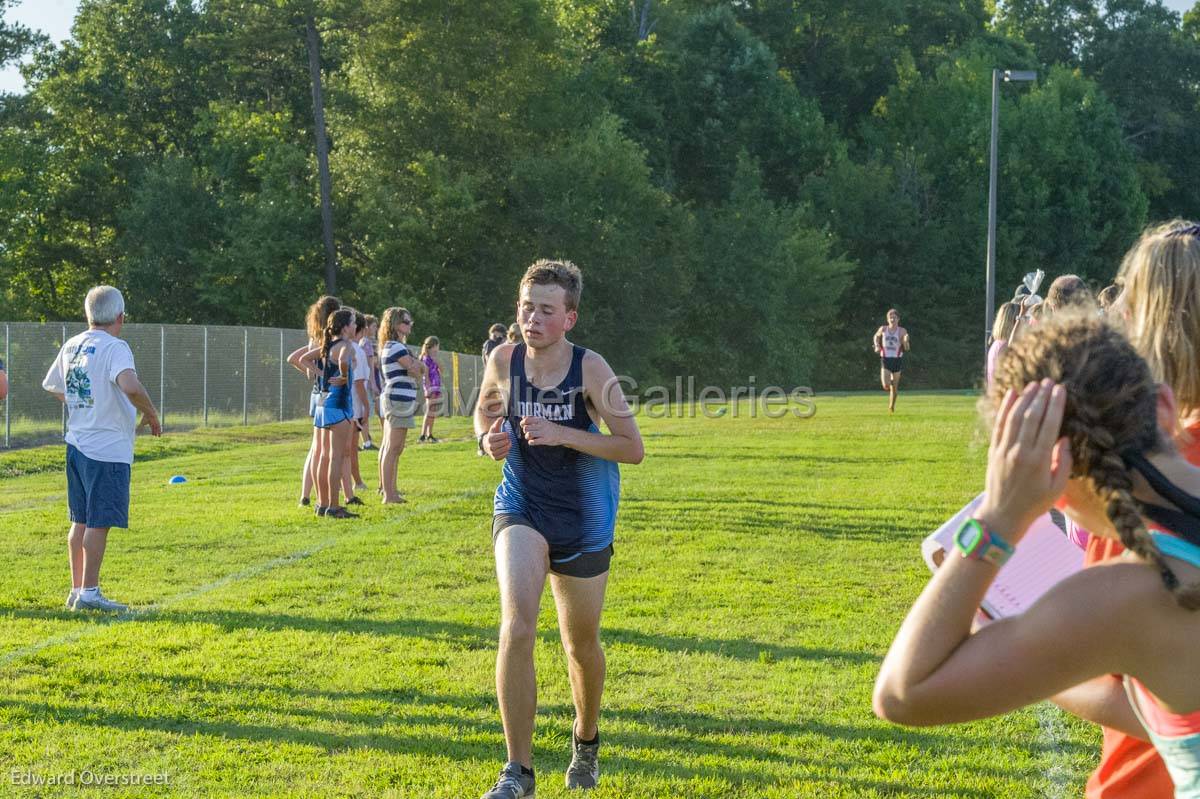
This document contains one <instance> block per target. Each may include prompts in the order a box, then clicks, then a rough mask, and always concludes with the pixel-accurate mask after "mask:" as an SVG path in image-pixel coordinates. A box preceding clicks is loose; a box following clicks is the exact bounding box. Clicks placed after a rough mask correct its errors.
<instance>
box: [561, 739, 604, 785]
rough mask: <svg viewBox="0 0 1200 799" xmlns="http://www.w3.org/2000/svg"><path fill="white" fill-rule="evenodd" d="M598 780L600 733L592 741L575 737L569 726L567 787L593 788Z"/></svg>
mask: <svg viewBox="0 0 1200 799" xmlns="http://www.w3.org/2000/svg"><path fill="white" fill-rule="evenodd" d="M598 782H600V733H598V732H597V733H596V738H595V740H594V741H593V742H592V743H584V742H583V741H581V740H579V739H578V738H577V737H575V728H574V727H572V728H571V765H569V766H567V787H568V788H595V787H596V783H598Z"/></svg>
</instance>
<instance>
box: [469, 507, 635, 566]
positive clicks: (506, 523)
mask: <svg viewBox="0 0 1200 799" xmlns="http://www.w3.org/2000/svg"><path fill="white" fill-rule="evenodd" d="M517 525H520V526H522V527H528V528H530V529H531V530H537V532H538V534H539V535H541V536H542V537H543V538H545V534H543V533H542V532H541V531H540V530H538V529H537V528H536V527H534V526H533V523H532V522H530V521H529V519H527V518H525V517H524V516H521V515H519V514H513V513H499V514H497V515H495V516H493V517H492V544H493V545H494V544H495V543H496V537H497V536H499V535H500V531H501V530H503V529H504V528H506V527H515V526H517ZM547 543H549V542H547ZM612 556H613V546H612V544H609V545H608V546H607V547H605V548H604V549H601V550H599V551H598V552H569V551H566V550H559V549H555V548H554V547H553V546H551V547H550V571H552V572H554V573H555V574H562V575H565V576H567V577H598V576H600V575H601V574H604V573H605V572H606V571H608V567H609V563H611V561H612Z"/></svg>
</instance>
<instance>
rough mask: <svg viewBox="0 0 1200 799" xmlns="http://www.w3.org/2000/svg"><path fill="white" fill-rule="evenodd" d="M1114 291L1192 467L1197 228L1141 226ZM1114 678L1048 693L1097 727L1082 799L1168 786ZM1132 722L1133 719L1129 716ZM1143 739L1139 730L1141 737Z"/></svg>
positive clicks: (1199, 354) (1119, 316)
mask: <svg viewBox="0 0 1200 799" xmlns="http://www.w3.org/2000/svg"><path fill="white" fill-rule="evenodd" d="M1116 283H1117V284H1118V285H1119V286H1120V287H1121V292H1120V294H1119V295H1118V298H1117V299H1116V301H1115V302H1114V303H1113V304H1112V307H1110V308H1108V309H1107V310H1106V312H1105V314H1106V318H1108V319H1110V320H1111V321H1113V322H1114V323H1116V324H1118V325H1120V326H1121V327H1122V328H1123V329H1124V330H1125V332H1126V335H1127V336H1128V337H1129V340H1130V342H1131V343H1132V344H1133V348H1134V349H1135V350H1137V351H1138V353H1139V354H1140V355H1141V356H1142V357H1143V358H1144V359H1145V360H1146V363H1147V364H1148V365H1149V367H1150V374H1151V376H1152V377H1153V378H1154V379H1155V380H1156V381H1158V382H1159V383H1163V384H1165V385H1167V386H1170V388H1171V391H1172V392H1173V393H1174V395H1175V401H1176V404H1177V406H1178V418H1171V417H1160V419H1159V428H1160V429H1161V430H1162V431H1164V434H1165V435H1167V436H1169V437H1171V438H1174V440H1175V445H1176V447H1178V448H1179V451H1180V453H1181V454H1182V455H1183V456H1184V457H1185V458H1186V459H1187V460H1188V461H1189V462H1190V463H1192V464H1194V465H1200V225H1197V224H1196V223H1195V222H1190V221H1187V220H1184V219H1175V220H1172V221H1170V222H1166V223H1164V224H1159V225H1154V226H1152V227H1150V228H1148V229H1147V230H1146V231H1145V233H1143V234H1142V236H1141V237H1140V238H1139V239H1138V241H1137V242H1136V243H1135V244H1134V245H1133V247H1131V248H1130V250H1129V252H1128V253H1127V254H1126V255H1125V258H1124V259H1123V260H1122V262H1121V269H1120V272H1119V273H1118V275H1117V278H1116ZM1124 554H1125V547H1124V546H1122V544H1121V542H1120V541H1117V540H1115V539H1111V538H1104V537H1102V536H1092V537H1091V538H1089V539H1088V541H1087V546H1086V551H1085V553H1084V559H1083V562H1084V565H1085V566H1093V565H1096V564H1099V563H1106V562H1108V561H1112V560H1116V559H1119V558H1121V557H1123V556H1124ZM1124 695H1125V692H1124V687H1123V686H1122V685H1121V682H1120V680H1118V679H1116V678H1114V677H1112V676H1106V677H1102V678H1098V679H1096V680H1094V681H1092V683H1090V684H1088V685H1084V686H1079V687H1078V688H1076V689H1073V690H1072V691H1069V692H1067V693H1064V694H1061V695H1059V696H1057V697H1055V699H1054V701H1055V703H1056V704H1058V705H1059V706H1060V707H1062V708H1064V709H1066V710H1068V711H1070V712H1072V713H1074V714H1076V715H1078V716H1080V717H1082V718H1085V719H1088V720H1089V721H1093V722H1095V723H1097V724H1100V725H1101V726H1102V727H1103V731H1104V746H1103V749H1102V751H1101V754H1100V763H1099V765H1098V766H1097V767H1096V770H1095V771H1094V772H1093V773H1092V776H1091V779H1089V780H1088V784H1087V799H1145V798H1146V797H1155V796H1170V794H1171V791H1172V789H1173V786H1172V782H1171V777H1170V775H1169V774H1168V773H1167V769H1166V766H1165V765H1164V764H1163V761H1162V758H1161V757H1159V756H1158V753H1157V751H1156V750H1155V749H1154V747H1153V746H1152V745H1151V744H1150V743H1149V742H1148V741H1145V740H1142V739H1141V737H1138V734H1141V733H1140V729H1139V730H1135V733H1138V734H1128V733H1127V732H1126V731H1125V729H1123V726H1122V723H1121V721H1120V720H1119V719H1117V720H1113V719H1110V718H1109V717H1108V711H1109V709H1111V708H1112V707H1124V706H1127V705H1128V703H1127V702H1125V701H1124ZM1135 721H1136V720H1135ZM1143 737H1144V734H1143Z"/></svg>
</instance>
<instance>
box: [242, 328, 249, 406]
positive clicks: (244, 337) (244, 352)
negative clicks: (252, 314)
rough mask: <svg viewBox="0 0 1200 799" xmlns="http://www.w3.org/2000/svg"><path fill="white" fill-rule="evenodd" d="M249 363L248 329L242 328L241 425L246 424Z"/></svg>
mask: <svg viewBox="0 0 1200 799" xmlns="http://www.w3.org/2000/svg"><path fill="white" fill-rule="evenodd" d="M249 364H250V330H249V329H248V328H245V327H243V328H242V426H243V427H245V426H246V421H247V417H246V397H247V388H248V386H249V384H250V379H249V377H248V376H247V375H246V371H247V368H248V367H249Z"/></svg>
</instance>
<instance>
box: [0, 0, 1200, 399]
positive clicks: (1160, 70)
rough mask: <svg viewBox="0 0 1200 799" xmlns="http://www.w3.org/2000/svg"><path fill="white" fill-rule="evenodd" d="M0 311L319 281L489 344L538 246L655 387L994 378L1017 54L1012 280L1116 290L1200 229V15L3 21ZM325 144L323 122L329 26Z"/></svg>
mask: <svg viewBox="0 0 1200 799" xmlns="http://www.w3.org/2000/svg"><path fill="white" fill-rule="evenodd" d="M12 3H13V0H0V62H5V61H8V62H11V61H13V60H15V59H20V58H26V59H27V60H28V61H27V64H26V66H25V67H23V70H24V74H25V76H26V79H27V83H28V91H27V92H25V93H24V94H20V95H3V96H0V318H4V319H10V320H40V319H67V318H72V319H73V318H76V317H78V315H79V308H80V303H81V298H82V296H83V292H84V291H85V289H86V288H87V287H88V286H90V285H92V284H95V283H97V282H109V283H112V284H114V285H117V286H118V287H121V288H122V289H125V290H127V292H128V296H129V302H130V306H131V311H132V312H133V313H134V314H135V315H136V317H137V320H138V321H152V322H169V323H202V322H203V323H213V324H253V325H270V326H299V324H300V323H301V316H302V313H303V309H304V308H305V306H306V305H307V304H308V303H309V302H311V300H312V299H313V298H314V297H315V296H316V295H317V294H319V293H322V292H323V291H324V289H325V285H326V283H325V264H326V250H325V244H324V242H323V239H322V220H321V199H320V185H319V184H320V180H319V171H318V158H317V152H318V149H320V147H318V145H327V147H328V163H329V174H330V176H331V183H330V186H331V205H332V231H333V241H332V253H333V255H332V257H333V258H335V259H336V262H337V285H336V291H337V293H338V295H339V296H341V298H342V299H343V300H344V301H345V302H348V303H350V304H352V305H355V306H356V307H360V308H363V309H366V310H372V311H376V310H379V309H382V308H383V307H386V306H389V305H396V304H401V305H404V306H406V307H408V308H409V309H410V310H411V311H412V312H413V313H414V314H415V315H416V317H417V319H418V328H419V329H418V330H417V331H416V333H417V334H418V335H425V334H436V335H438V336H440V337H441V339H442V341H443V343H444V345H445V346H447V347H448V348H452V349H461V350H466V351H474V350H475V349H476V348H477V346H478V341H479V340H481V339H482V338H483V337H484V334H485V331H486V329H487V327H488V325H489V324H491V323H492V322H496V321H503V322H508V321H510V319H509V317H510V316H511V314H512V310H511V309H512V307H513V305H514V300H515V294H514V287H515V284H516V281H517V279H518V277H519V276H520V274H521V273H522V271H523V270H524V269H525V267H526V266H528V264H529V263H530V262H532V261H533V260H534V259H535V258H538V257H565V258H570V259H572V260H574V261H576V262H577V263H578V264H580V266H582V267H583V269H584V273H585V289H584V300H583V307H582V308H581V316H582V318H581V323H580V326H579V328H578V329H577V333H576V339H577V340H578V341H579V342H580V343H583V344H586V345H590V346H594V347H596V348H597V349H600V350H601V351H603V352H605V353H606V354H610V353H611V356H612V357H611V360H612V362H613V365H614V367H615V368H616V369H617V371H618V372H619V373H626V374H630V375H632V376H634V377H636V378H637V379H638V380H639V382H641V383H642V384H643V385H644V384H647V383H649V382H653V381H655V380H660V379H668V378H670V376H673V375H676V374H681V373H682V374H694V375H697V376H698V377H699V378H700V379H702V380H704V381H708V382H715V383H718V384H720V383H724V384H727V385H728V384H744V383H745V382H746V381H747V379H748V376H750V375H754V376H756V377H757V380H758V382H759V384H760V385H761V384H764V383H766V382H774V383H779V384H783V385H798V384H801V385H811V386H815V387H816V388H817V389H818V390H821V389H829V388H863V387H868V386H870V385H872V383H873V381H874V379H875V373H876V370H877V364H876V362H875V358H874V356H873V355H872V353H871V351H870V336H871V333H872V332H873V331H874V329H875V328H876V327H877V326H878V324H880V322H881V321H882V316H883V313H884V311H886V310H887V309H888V308H890V307H895V308H898V309H899V310H900V312H901V315H902V318H903V323H904V324H905V326H906V327H907V328H909V330H910V331H911V332H912V335H913V341H914V351H913V354H912V358H911V360H910V362H909V363H910V371H909V372H906V378H907V379H906V382H909V380H911V383H910V385H923V386H939V387H958V386H968V385H971V384H973V383H974V382H976V381H977V375H978V374H979V372H980V370H981V366H982V355H983V315H984V309H983V302H984V285H983V266H984V253H985V246H986V202H987V155H988V125H989V121H990V102H991V94H990V92H991V70H992V69H993V68H994V67H999V68H1005V69H1032V70H1037V71H1038V80H1037V81H1036V83H1034V84H1032V85H1028V84H1027V85H1022V86H1017V85H1012V86H1007V87H1004V89H1003V91H1002V98H1001V114H1000V116H1001V144H1000V182H999V198H1000V203H999V210H1000V213H999V219H1000V222H999V228H998V245H997V250H998V286H999V288H998V292H997V293H998V296H999V297H1000V298H1001V299H1002V298H1003V297H1004V296H1005V294H1006V291H1007V288H1008V287H1009V286H1011V285H1014V284H1015V283H1016V282H1017V280H1018V279H1019V277H1020V275H1022V274H1024V273H1025V272H1027V271H1030V270H1032V269H1034V268H1041V269H1044V270H1045V271H1046V273H1047V274H1048V275H1050V276H1053V275H1055V274H1060V273H1067V272H1074V273H1076V274H1079V275H1081V276H1083V277H1084V278H1085V279H1086V280H1088V281H1089V282H1090V283H1092V284H1093V285H1095V286H1097V287H1100V286H1103V285H1104V284H1106V283H1107V282H1109V281H1110V279H1111V277H1112V275H1113V274H1114V272H1115V269H1116V265H1117V263H1118V261H1119V258H1120V256H1121V254H1122V253H1123V251H1124V250H1125V249H1126V248H1127V247H1128V246H1129V244H1130V243H1131V242H1132V241H1133V240H1134V238H1135V237H1136V235H1137V233H1138V232H1139V231H1140V229H1141V228H1142V227H1143V226H1144V225H1145V224H1146V223H1147V222H1148V221H1150V220H1155V219H1161V218H1166V217H1172V216H1177V215H1178V216H1191V217H1196V216H1200V182H1197V181H1196V180H1195V179H1194V178H1195V175H1196V171H1197V168H1196V164H1197V163H1198V161H1197V156H1198V155H1200V127H1198V126H1196V125H1194V124H1191V122H1192V120H1193V119H1194V118H1195V114H1196V112H1197V110H1198V108H1197V105H1198V100H1200V11H1197V10H1193V11H1191V12H1189V13H1187V14H1185V15H1183V17H1182V18H1181V17H1180V16H1179V15H1178V14H1176V13H1174V12H1172V11H1171V10H1169V9H1167V8H1166V7H1165V6H1163V5H1162V3H1161V2H1158V1H1157V0H1154V1H1150V0H1110V1H1109V2H1105V3H1100V2H1091V1H1090V0H1006V1H1005V2H1002V3H1000V4H998V5H997V4H995V3H993V2H990V0H737V1H736V2H730V1H729V0H206V1H205V2H200V0H83V2H82V3H81V4H80V8H79V12H78V15H77V18H76V19H75V22H74V27H73V30H72V36H71V38H70V39H69V40H68V41H66V42H64V43H62V44H59V45H56V44H52V43H49V42H47V41H45V40H44V39H43V38H41V37H39V36H38V35H36V34H34V33H32V32H30V31H28V30H27V29H24V28H22V27H21V26H19V25H15V24H13V23H11V22H8V23H4V22H3V12H4V10H5V8H6V7H11V5H12ZM314 33H315V35H316V37H317V41H318V42H319V57H318V58H319V60H318V62H316V63H317V64H318V66H319V70H318V71H317V73H316V74H318V75H319V77H320V82H319V85H320V87H321V90H322V95H323V99H324V102H323V106H324V107H323V111H324V124H325V131H324V132H323V134H319V133H318V131H317V129H316V128H315V126H314V113H313V112H314V81H313V72H312V71H311V70H310V56H311V55H312V53H313V49H312V44H313V39H312V35H313V34H314Z"/></svg>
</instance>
